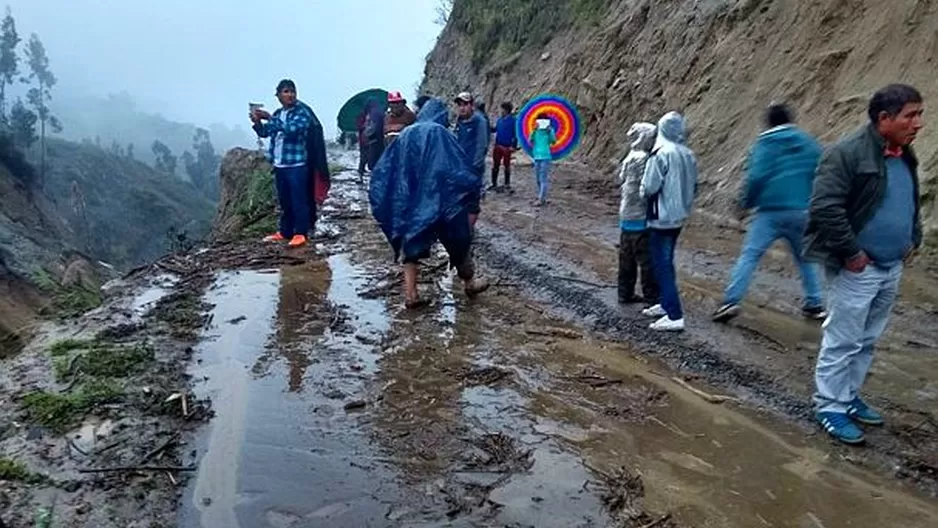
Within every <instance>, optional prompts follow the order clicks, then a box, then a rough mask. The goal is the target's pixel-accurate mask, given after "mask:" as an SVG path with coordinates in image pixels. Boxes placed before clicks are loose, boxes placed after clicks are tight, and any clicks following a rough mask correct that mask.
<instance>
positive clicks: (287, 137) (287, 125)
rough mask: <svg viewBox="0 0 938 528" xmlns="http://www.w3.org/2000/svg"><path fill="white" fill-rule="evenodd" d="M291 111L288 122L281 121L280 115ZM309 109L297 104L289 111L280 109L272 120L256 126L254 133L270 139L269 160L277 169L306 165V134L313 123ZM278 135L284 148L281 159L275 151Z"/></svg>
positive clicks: (271, 117)
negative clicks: (277, 157)
mask: <svg viewBox="0 0 938 528" xmlns="http://www.w3.org/2000/svg"><path fill="white" fill-rule="evenodd" d="M286 110H289V112H290V113H289V114H287V119H286V122H283V121H281V119H280V114H281V113H282V112H284V111H286ZM312 118H313V116H312V114H311V113H310V111H309V107H308V106H306V105H304V104H300V103H299V102H297V103H296V104H295V105H293V106H292V107H291V108H289V109H284V108H279V109H277V111H276V112H274V114H273V115H272V116H270V120H268V121H265V122H263V123H258V124H256V125H254V131H255V132H257V135H258V136H259V137H262V138H266V137H269V138H271V139H270V148H269V149H268V152H267V158H268V159H269V160H270V162H271V163H273V164H274V166H275V167H296V166H300V165H305V164H306V158H307V152H306V133H307V131H308V130H309V124H310V122H311V121H312ZM278 135H282V137H281V138H280V139H282V140H283V148H282V151H281V153H280V159H275V157H274V156H275V149H276V146H277V140H278V137H277V136H278Z"/></svg>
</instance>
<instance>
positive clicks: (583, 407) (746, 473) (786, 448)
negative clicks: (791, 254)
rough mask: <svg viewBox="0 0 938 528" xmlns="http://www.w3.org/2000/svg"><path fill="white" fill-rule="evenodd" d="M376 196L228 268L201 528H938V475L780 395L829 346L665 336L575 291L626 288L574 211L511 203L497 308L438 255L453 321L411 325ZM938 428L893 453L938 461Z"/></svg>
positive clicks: (205, 380)
mask: <svg viewBox="0 0 938 528" xmlns="http://www.w3.org/2000/svg"><path fill="white" fill-rule="evenodd" d="M519 172H521V171H519ZM522 174H523V172H522ZM519 176H521V175H519ZM356 179H357V178H355V177H352V176H349V175H345V174H343V175H340V176H339V177H338V182H337V185H336V188H335V194H334V196H333V197H332V198H331V199H330V200H331V202H330V207H329V210H328V211H327V213H326V219H325V221H323V222H322V224H323V225H322V226H320V228H321V229H323V230H324V231H325V232H326V233H328V234H331V235H332V236H327V237H325V238H323V239H321V241H320V243H319V244H317V246H316V247H315V248H314V249H312V250H310V251H308V252H307V253H305V254H304V259H305V260H306V261H305V262H304V263H302V264H300V265H294V266H286V267H270V268H268V269H255V270H230V271H223V272H221V273H220V274H218V275H217V276H216V279H215V281H214V283H213V285H212V286H211V287H210V288H209V289H208V290H207V292H206V296H205V301H206V302H208V303H210V304H211V305H214V308H213V309H212V311H211V321H212V323H211V325H210V327H209V328H208V330H206V331H205V333H204V335H203V338H202V341H201V344H199V345H198V346H197V347H196V350H195V358H196V359H197V362H196V363H195V364H193V367H192V370H191V372H190V373H191V374H192V375H193V379H196V380H201V381H199V382H197V384H196V386H195V391H196V393H198V394H199V395H201V396H205V397H209V398H211V400H212V401H213V403H214V405H213V408H214V411H215V417H214V419H213V420H212V422H211V424H210V425H209V426H208V427H207V430H206V431H205V432H204V434H203V435H201V436H200V437H199V438H197V439H196V440H195V441H194V445H193V447H194V448H195V450H196V451H197V452H198V453H199V457H198V461H199V469H198V472H197V473H196V475H195V476H194V478H193V479H192V480H191V481H190V483H189V486H188V489H187V492H186V495H185V497H184V499H183V504H182V514H181V518H180V525H181V526H185V527H199V526H202V527H207V528H208V527H221V526H225V527H234V526H241V527H255V526H258V527H260V526H273V527H296V528H298V527H314V526H512V527H514V526H536V527H574V526H610V527H613V526H616V527H618V526H627V527H650V526H656V527H661V526H698V527H710V526H712V527H717V526H719V527H733V526H739V527H752V526H792V527H802V526H804V527H821V526H823V527H836V526H921V527H925V526H933V525H935V523H938V506H936V503H935V501H934V496H933V495H930V493H931V490H932V488H931V487H930V486H931V485H932V481H930V480H928V479H927V475H925V476H921V475H919V474H917V473H915V474H913V471H914V470H915V468H912V467H906V468H905V471H907V472H908V474H907V475H906V476H905V477H906V478H904V479H895V478H893V475H891V474H890V473H889V472H888V471H885V470H884V467H885V464H886V463H887V461H889V460H893V461H895V460H899V458H896V457H892V458H891V457H890V456H889V455H888V454H887V450H886V448H882V449H879V448H875V447H873V448H868V449H866V450H850V451H848V450H844V449H841V448H840V447H838V446H835V445H833V444H831V443H830V442H829V441H827V439H826V438H824V437H822V436H820V435H817V434H815V432H814V430H813V429H810V428H807V427H805V426H804V425H805V424H804V422H803V421H800V420H802V419H803V418H804V416H806V413H807V405H806V403H804V402H803V401H801V395H802V394H803V393H804V391H807V390H808V389H807V388H804V389H803V390H802V391H801V392H798V391H796V390H794V389H791V388H790V387H795V386H797V384H798V383H803V382H804V381H805V379H804V377H805V376H806V375H807V374H806V372H807V371H804V372H802V371H799V370H797V369H795V370H793V371H792V372H791V373H789V375H788V376H787V377H785V378H783V379H776V374H777V372H778V371H779V370H781V369H782V368H784V367H781V366H779V365H782V364H783V363H784V362H783V361H782V360H779V361H778V362H777V363H772V362H770V361H765V360H764V359H763V358H766V357H770V356H772V355H779V356H783V359H784V360H785V361H787V362H789V363H792V364H801V363H802V362H804V363H805V364H807V363H808V362H810V356H811V354H812V352H811V350H812V349H811V348H810V347H807V346H805V348H804V349H801V350H798V349H796V348H794V347H792V349H791V350H789V349H788V348H787V346H786V345H785V344H784V341H782V340H781V339H779V338H770V337H763V336H761V334H759V332H757V331H756V330H749V331H741V330H738V329H731V330H722V332H724V333H727V334H729V335H730V337H728V338H723V337H720V335H719V334H720V332H718V331H716V330H714V329H707V328H703V327H704V323H702V322H698V321H702V320H703V318H702V316H700V315H699V314H698V310H692V312H691V313H692V314H694V316H693V319H691V321H692V325H694V326H693V330H692V331H691V332H689V335H688V336H684V337H677V338H671V337H669V338H667V339H662V338H661V337H658V336H651V335H649V334H648V333H647V332H645V331H643V330H641V325H642V324H643V323H644V321H640V320H639V319H638V318H637V317H636V315H635V314H631V313H627V312H621V311H619V309H618V308H617V307H614V306H612V305H610V304H609V301H610V300H614V291H612V290H609V291H604V290H602V289H598V288H593V287H591V286H587V285H584V284H581V283H578V282H574V281H570V280H568V279H567V278H565V277H570V276H573V277H578V278H581V279H583V280H588V281H592V282H597V283H600V282H608V283H611V282H612V281H611V280H610V276H609V273H610V270H611V269H612V266H611V264H608V263H605V264H604V262H605V260H606V256H608V257H610V258H609V259H608V260H609V262H612V261H613V259H612V258H611V255H612V253H611V251H612V250H611V249H610V247H606V246H603V244H604V242H603V240H604V239H605V237H606V236H607V235H608V231H607V230H603V229H602V227H601V226H598V225H597V226H594V227H593V228H588V227H587V225H588V222H587V220H589V218H585V217H584V218H579V219H578V220H580V223H576V222H574V221H573V220H572V219H571V217H567V216H560V213H557V215H558V216H556V217H553V216H551V215H552V214H554V213H553V211H554V210H555V209H556V210H559V209H561V207H562V205H561V204H563V205H566V204H565V203H564V202H565V198H564V196H565V195H566V194H569V195H571V196H572V194H573V193H572V192H567V193H564V192H563V191H561V193H560V194H558V195H555V203H554V205H553V206H552V207H550V208H548V210H547V211H546V212H543V213H541V216H540V217H538V218H537V219H536V221H534V227H533V229H532V227H531V220H532V219H534V218H535V217H533V216H531V215H532V213H531V211H532V210H531V209H530V208H528V206H527V205H526V202H525V201H524V199H523V193H524V192H525V191H526V190H525V189H524V188H522V189H521V190H520V191H519V194H518V195H516V196H515V197H513V198H510V199H509V198H508V197H507V196H503V195H497V196H492V197H490V198H489V199H488V200H487V202H486V205H485V213H484V218H485V223H484V225H482V226H481V230H480V240H479V246H478V256H479V258H480V261H481V262H482V263H483V271H484V272H485V273H486V274H487V275H488V276H489V277H490V279H491V280H492V281H493V282H494V284H495V286H494V288H493V289H492V290H491V291H490V293H488V294H486V295H485V296H483V297H481V298H479V299H475V300H473V301H469V300H468V299H467V298H466V297H465V295H463V294H462V292H461V290H460V284H459V281H458V279H454V278H453V277H452V275H450V274H449V272H447V271H446V270H445V269H444V265H443V262H444V259H443V257H442V256H438V258H437V260H434V261H432V262H430V263H428V265H427V267H426V270H425V272H424V276H423V279H424V283H423V284H422V288H423V289H424V290H425V293H427V294H428V296H430V297H432V298H433V299H434V304H433V305H432V306H431V307H429V308H428V309H426V310H424V311H420V312H417V313H408V312H405V311H404V310H403V309H402V308H401V305H402V299H401V297H400V295H399V287H400V276H399V274H398V271H397V269H396V268H395V267H394V266H393V265H392V264H391V262H390V255H389V250H388V248H387V246H386V244H385V242H384V240H383V238H382V237H381V236H380V234H379V233H377V232H376V230H375V227H374V225H373V222H372V221H371V220H370V218H369V217H368V215H367V214H366V196H365V192H364V189H363V188H361V187H359V186H358V185H357V184H356V182H355V180H356ZM519 179H521V178H519ZM572 200H573V199H572V198H571V201H572ZM571 205H573V204H571ZM581 205H582V204H581ZM591 212H592V211H591ZM596 216H597V217H598V216H601V215H599V214H598V212H597V215H596ZM573 218H575V216H574V217H573ZM605 220H606V219H604V221H605ZM560 226H563V228H561V227H560ZM613 226H614V224H613ZM336 235H337V236H336ZM714 260H716V256H714ZM692 284H693V283H692ZM778 284H783V282H782V281H778ZM581 286H582V288H581ZM780 287H781V286H780ZM688 290H689V291H690V292H694V291H697V290H694V289H690V288H688V287H685V291H688ZM688 297H689V298H695V296H694V295H693V293H691V294H690V295H688ZM704 297H705V296H704V295H701V296H700V298H704ZM708 308H709V307H705V309H708ZM705 309H701V310H700V311H701V312H702V311H705ZM765 310H768V308H765ZM776 318H777V319H779V320H783V321H784V320H788V319H791V320H792V321H794V319H793V318H792V317H791V316H790V315H787V314H785V315H782V314H777V315H776ZM789 324H791V325H793V327H798V325H801V323H800V322H792V323H789ZM799 331H800V332H802V333H803V334H804V336H803V340H804V341H805V342H806V343H807V342H808V341H810V339H812V337H811V336H812V335H813V334H816V329H814V328H811V327H808V326H804V327H803V328H802V329H801V330H799ZM766 332H768V331H766ZM788 335H789V336H791V335H792V334H791V333H790V332H789V333H788ZM724 339H728V341H724ZM718 346H723V347H725V348H717V347H718ZM767 346H768V347H778V348H777V349H775V348H765V347H767ZM764 348H765V349H764ZM780 350H784V352H782V351H780ZM746 353H748V354H751V355H752V357H753V361H751V362H750V364H749V365H747V364H746V363H743V361H742V359H741V358H743V357H744V356H745V354H746ZM796 353H797V354H798V355H799V356H801V358H800V359H799V361H794V360H793V359H791V358H789V357H788V356H790V355H794V354H796ZM757 355H758V356H757ZM751 363H760V364H761V365H760V366H759V367H757V366H753V365H751ZM785 364H787V363H785ZM923 375H924V374H923ZM883 377H886V376H885V375H884V376H883ZM931 379H934V378H929V380H931ZM759 383H765V384H766V385H765V386H760V385H759ZM879 387H880V386H879V385H877V389H878V388H879ZM694 389H697V390H703V391H707V392H710V393H715V394H725V395H728V396H732V397H733V398H734V399H731V400H730V401H727V402H725V403H722V404H715V403H711V402H708V401H706V400H705V399H703V398H702V397H701V396H700V395H699V393H697V392H694ZM897 398H898V397H897ZM737 399H738V400H737ZM896 401H897V403H896V405H900V402H901V404H903V405H909V407H908V409H907V411H906V412H908V413H910V414H914V413H916V412H918V413H920V414H919V416H923V417H927V416H928V414H927V409H928V407H927V405H922V404H919V405H918V407H912V405H913V404H915V401H914V400H899V399H897V400H896ZM762 408H769V409H771V411H768V412H767V411H764V410H760V409H762ZM903 409H905V408H903ZM916 409H917V410H916ZM893 412H895V411H893ZM892 417H893V418H896V417H897V416H896V415H895V414H893V416H892ZM913 425H914V424H913ZM932 425H933V424H932V423H925V424H924V425H922V426H920V427H919V428H918V429H916V430H915V431H912V432H910V433H909V434H910V435H914V434H920V435H922V436H923V437H924V438H925V439H926V443H925V444H924V446H923V447H922V448H920V449H919V450H917V451H916V450H910V451H909V452H908V453H907V454H905V455H903V454H901V453H900V452H897V453H895V454H896V455H899V456H906V455H907V456H906V458H903V459H902V460H906V459H908V460H912V459H913V457H919V459H922V460H925V457H927V456H930V455H929V453H928V452H927V451H926V449H927V448H928V447H929V446H930V445H931V444H928V443H927V441H934V439H933V434H934V433H933V432H932V431H930V429H928V428H929V427H932ZM899 441H900V440H899V439H898V433H896V432H893V431H890V432H886V433H884V434H882V435H876V436H875V437H874V439H873V443H874V444H876V443H877V442H884V443H889V442H892V443H895V442H899ZM889 445H892V444H889ZM918 469H919V470H921V471H926V468H918Z"/></svg>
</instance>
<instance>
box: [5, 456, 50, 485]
mask: <svg viewBox="0 0 938 528" xmlns="http://www.w3.org/2000/svg"><path fill="white" fill-rule="evenodd" d="M2 480H5V481H7V482H25V483H27V484H36V483H39V482H42V481H43V480H44V479H43V478H42V476H41V475H37V474H35V473H33V472H31V471H29V470H28V469H26V466H24V465H23V464H21V463H19V462H17V461H15V460H11V459H9V458H2V457H0V481H2Z"/></svg>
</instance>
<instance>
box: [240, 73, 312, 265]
mask: <svg viewBox="0 0 938 528" xmlns="http://www.w3.org/2000/svg"><path fill="white" fill-rule="evenodd" d="M277 99H278V100H279V101H280V104H281V107H280V108H279V109H277V110H276V111H275V112H274V113H273V115H271V114H270V113H268V112H266V111H264V110H261V109H255V110H254V111H253V112H252V113H251V121H252V122H253V123H254V126H253V129H254V131H255V132H256V133H257V135H258V137H262V138H268V137H269V138H271V141H270V148H269V150H268V159H269V160H270V162H271V164H272V165H273V167H274V181H275V183H276V189H277V198H278V201H279V202H280V225H279V230H278V231H277V232H276V233H274V234H272V235H269V236H267V237H265V238H264V240H265V241H268V242H280V241H283V240H289V246H290V247H299V246H303V245H305V244H306V242H307V236H308V235H309V230H310V227H311V218H312V208H313V205H312V202H311V200H310V197H311V195H312V189H311V185H312V182H310V177H309V169H308V167H307V159H308V153H307V134H308V131H309V127H310V124H311V123H312V121H313V114H312V112H311V110H310V108H309V107H308V106H306V105H304V104H302V103H300V102H299V101H297V95H296V84H294V83H293V81H291V80H289V79H284V80H282V81H280V83H279V84H278V85H277Z"/></svg>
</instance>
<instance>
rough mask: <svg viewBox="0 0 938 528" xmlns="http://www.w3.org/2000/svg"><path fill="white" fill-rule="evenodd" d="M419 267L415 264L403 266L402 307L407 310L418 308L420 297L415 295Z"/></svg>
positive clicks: (409, 263)
mask: <svg viewBox="0 0 938 528" xmlns="http://www.w3.org/2000/svg"><path fill="white" fill-rule="evenodd" d="M418 273H419V267H418V265H417V263H416V262H408V263H406V264H404V305H405V306H406V307H407V308H417V307H418V306H420V297H419V295H418V294H417V275H418Z"/></svg>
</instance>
